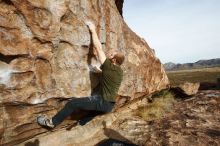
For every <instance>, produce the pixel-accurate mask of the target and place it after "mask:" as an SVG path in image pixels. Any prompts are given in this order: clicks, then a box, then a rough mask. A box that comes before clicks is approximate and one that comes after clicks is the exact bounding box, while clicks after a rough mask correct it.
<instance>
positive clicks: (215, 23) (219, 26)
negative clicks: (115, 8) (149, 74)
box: [123, 0, 220, 63]
mask: <svg viewBox="0 0 220 146" xmlns="http://www.w3.org/2000/svg"><path fill="white" fill-rule="evenodd" d="M123 17H124V19H125V21H126V23H127V24H128V26H129V27H130V28H131V29H132V30H133V31H134V32H136V33H137V34H138V35H139V36H140V37H142V38H144V39H145V40H146V41H147V43H148V44H149V46H150V47H151V48H153V49H155V52H156V56H157V57H158V58H159V59H160V60H161V62H162V63H167V62H174V63H189V62H196V61H198V60H202V59H213V58H220V0H125V1H124V6H123Z"/></svg>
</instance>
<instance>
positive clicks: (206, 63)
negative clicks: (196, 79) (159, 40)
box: [164, 58, 220, 71]
mask: <svg viewBox="0 0 220 146" xmlns="http://www.w3.org/2000/svg"><path fill="white" fill-rule="evenodd" d="M217 66H220V58H216V59H209V60H199V61H197V62H195V63H184V64H180V63H177V64H175V63H173V62H168V63H165V64H164V67H165V70H167V71H172V70H185V69H195V68H204V67H217Z"/></svg>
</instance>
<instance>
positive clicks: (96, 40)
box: [87, 22, 106, 64]
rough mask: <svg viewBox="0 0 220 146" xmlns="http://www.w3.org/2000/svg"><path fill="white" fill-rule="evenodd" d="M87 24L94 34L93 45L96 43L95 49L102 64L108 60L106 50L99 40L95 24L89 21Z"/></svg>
mask: <svg viewBox="0 0 220 146" xmlns="http://www.w3.org/2000/svg"><path fill="white" fill-rule="evenodd" d="M87 25H88V27H89V30H90V32H91V34H92V42H93V45H94V49H95V50H96V52H97V55H98V59H99V61H100V62H101V64H103V63H104V62H105V60H106V55H105V52H104V51H103V49H102V44H101V42H100V41H99V38H98V35H97V33H96V30H95V26H94V24H93V23H91V22H89V23H88V24H87Z"/></svg>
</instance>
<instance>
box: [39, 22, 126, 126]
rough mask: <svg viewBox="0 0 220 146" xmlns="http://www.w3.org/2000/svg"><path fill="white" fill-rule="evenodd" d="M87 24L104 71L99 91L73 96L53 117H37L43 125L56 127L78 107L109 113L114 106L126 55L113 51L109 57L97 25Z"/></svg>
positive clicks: (95, 52) (94, 49)
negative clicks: (105, 51) (80, 96)
mask: <svg viewBox="0 0 220 146" xmlns="http://www.w3.org/2000/svg"><path fill="white" fill-rule="evenodd" d="M87 26H88V28H89V30H90V33H91V35H92V43H93V52H94V54H95V55H96V56H97V58H98V60H99V61H100V63H101V67H100V68H101V71H102V72H101V79H100V83H99V85H98V91H97V92H96V94H94V95H91V96H89V97H82V98H73V99H72V100H70V101H69V102H68V103H67V104H66V105H65V106H64V108H63V109H61V110H60V111H59V112H58V113H57V114H56V115H55V116H54V117H52V118H51V119H49V118H47V117H46V116H39V117H37V122H38V124H39V125H41V126H45V127H49V128H54V127H55V126H57V125H58V124H60V123H61V122H62V121H63V120H64V119H65V118H67V117H68V116H70V115H71V114H72V113H73V112H74V111H75V110H77V109H83V110H95V111H101V112H104V113H107V112H110V111H111V110H112V109H113V107H114V104H115V97H116V95H117V92H118V89H119V86H120V84H121V81H122V78H123V71H122V69H121V67H120V65H121V64H122V63H123V61H124V55H123V54H122V53H120V52H118V51H113V52H112V53H110V55H109V56H108V58H107V57H106V55H105V53H104V51H103V49H102V45H101V43H100V41H99V39H98V36H97V33H96V30H95V25H94V24H93V23H91V22H88V23H87Z"/></svg>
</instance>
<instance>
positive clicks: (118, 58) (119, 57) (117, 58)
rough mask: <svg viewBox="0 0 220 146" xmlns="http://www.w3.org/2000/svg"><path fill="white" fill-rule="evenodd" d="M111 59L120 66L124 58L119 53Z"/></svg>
mask: <svg viewBox="0 0 220 146" xmlns="http://www.w3.org/2000/svg"><path fill="white" fill-rule="evenodd" d="M113 58H114V59H115V60H116V63H117V64H118V65H122V63H123V62H124V60H125V56H124V54H123V53H121V52H118V53H117V54H115V55H114V57H113Z"/></svg>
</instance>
